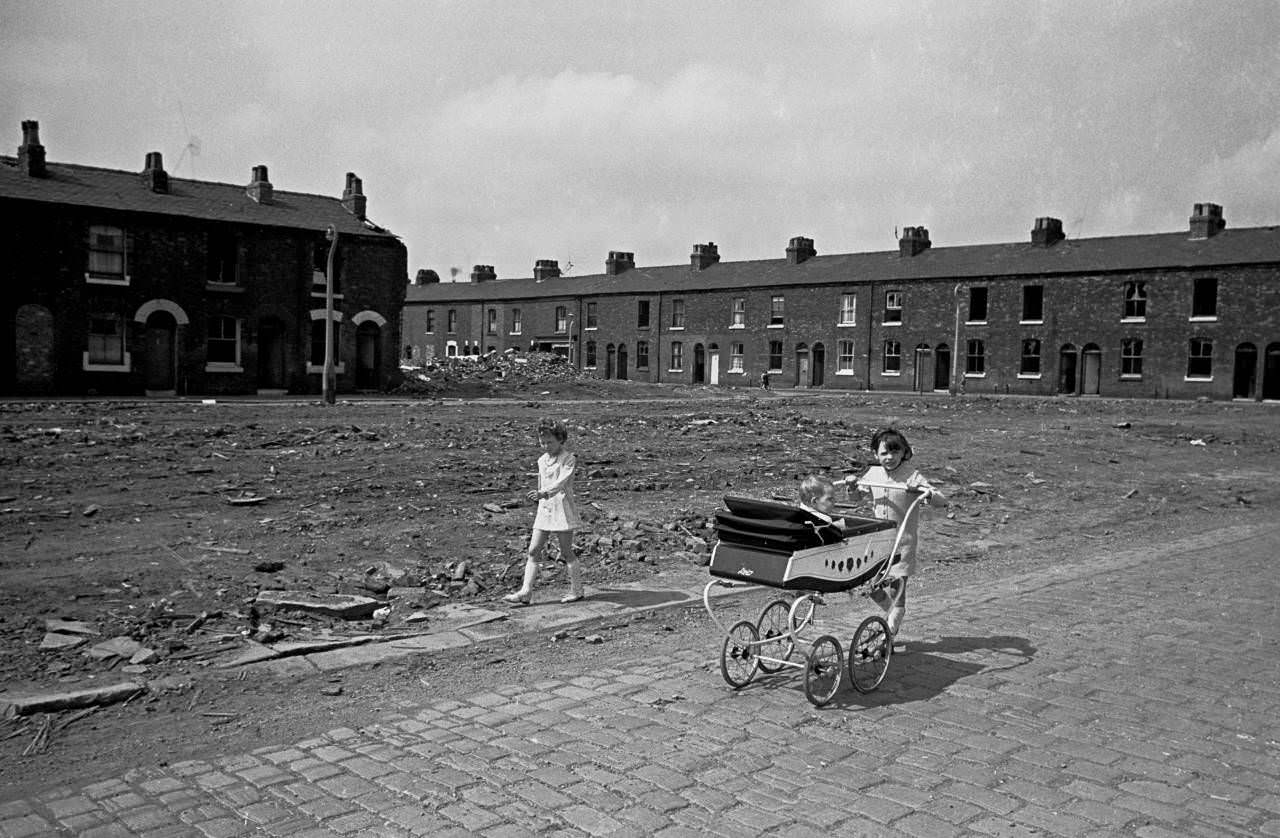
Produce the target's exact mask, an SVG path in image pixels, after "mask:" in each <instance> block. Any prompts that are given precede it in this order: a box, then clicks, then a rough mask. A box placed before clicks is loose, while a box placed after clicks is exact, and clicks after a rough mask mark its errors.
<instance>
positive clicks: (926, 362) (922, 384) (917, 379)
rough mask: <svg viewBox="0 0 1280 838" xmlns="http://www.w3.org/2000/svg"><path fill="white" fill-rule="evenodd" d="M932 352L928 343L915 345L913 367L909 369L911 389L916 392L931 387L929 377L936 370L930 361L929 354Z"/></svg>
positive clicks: (931, 376)
mask: <svg viewBox="0 0 1280 838" xmlns="http://www.w3.org/2000/svg"><path fill="white" fill-rule="evenodd" d="M932 354H933V351H932V350H931V349H929V344H927V343H921V344H917V345H916V349H915V353H914V360H915V367H914V368H913V369H912V370H911V389H912V390H915V391H916V392H917V393H923V392H925V391H926V390H931V389H933V388H932V386H931V385H932V384H933V382H932V381H931V379H932V378H933V374H936V372H937V371H936V370H934V369H933V365H932V364H931V363H930V358H929V356H930V355H932Z"/></svg>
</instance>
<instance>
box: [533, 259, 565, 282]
mask: <svg viewBox="0 0 1280 838" xmlns="http://www.w3.org/2000/svg"><path fill="white" fill-rule="evenodd" d="M558 276H560V263H559V262H557V261H556V260H555V259H539V260H538V261H537V262H536V263H535V264H534V266H533V278H534V279H535V280H537V281H538V282H542V280H544V279H554V278H556V277H558Z"/></svg>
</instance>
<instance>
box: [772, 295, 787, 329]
mask: <svg viewBox="0 0 1280 838" xmlns="http://www.w3.org/2000/svg"><path fill="white" fill-rule="evenodd" d="M786 314H787V300H786V298H785V297H783V296H781V295H775V296H773V297H770V298H769V325H770V326H781V325H782V324H783V322H784V321H785V320H786Z"/></svg>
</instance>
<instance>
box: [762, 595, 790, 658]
mask: <svg viewBox="0 0 1280 838" xmlns="http://www.w3.org/2000/svg"><path fill="white" fill-rule="evenodd" d="M790 616H791V603H790V602H788V601H787V600H785V599H775V600H774V601H773V602H771V603H769V604H768V605H766V606H765V607H764V610H763V611H761V612H760V619H759V620H757V621H756V626H757V627H758V628H759V631H760V639H761V640H762V641H764V642H762V643H761V644H760V647H759V648H760V657H761V660H760V671H761V672H765V673H770V674H771V673H774V672H777V671H778V670H780V669H782V668H783V667H784V666H785V665H786V664H783V663H775V662H773V661H767V660H764V658H774V659H775V660H778V661H784V660H787V659H788V658H790V657H791V653H792V652H794V651H795V650H796V644H795V643H793V642H792V641H791V637H790V634H791V633H790V631H789V630H788V629H787V620H788V619H789V618H790ZM775 637H776V638H778V639H777V640H772V641H771V638H775Z"/></svg>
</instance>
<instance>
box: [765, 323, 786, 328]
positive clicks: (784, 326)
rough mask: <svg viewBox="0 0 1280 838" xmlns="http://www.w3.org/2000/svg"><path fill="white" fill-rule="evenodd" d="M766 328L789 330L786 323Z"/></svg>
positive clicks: (771, 324)
mask: <svg viewBox="0 0 1280 838" xmlns="http://www.w3.org/2000/svg"><path fill="white" fill-rule="evenodd" d="M765 328H766V329H785V328H787V324H786V323H770V324H769V325H768V326H765Z"/></svg>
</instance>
